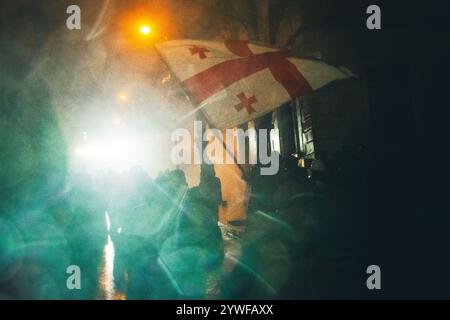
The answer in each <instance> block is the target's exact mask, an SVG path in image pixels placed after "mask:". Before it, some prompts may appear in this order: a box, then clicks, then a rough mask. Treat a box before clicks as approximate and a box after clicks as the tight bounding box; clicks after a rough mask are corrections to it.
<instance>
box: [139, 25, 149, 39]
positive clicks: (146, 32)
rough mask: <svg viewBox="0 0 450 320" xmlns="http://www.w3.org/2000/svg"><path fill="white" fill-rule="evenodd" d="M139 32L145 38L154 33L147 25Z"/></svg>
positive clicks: (140, 28)
mask: <svg viewBox="0 0 450 320" xmlns="http://www.w3.org/2000/svg"><path fill="white" fill-rule="evenodd" d="M139 32H140V33H141V34H142V35H144V36H148V35H149V34H150V33H152V28H151V27H150V26H149V25H147V24H143V25H141V26H140V27H139Z"/></svg>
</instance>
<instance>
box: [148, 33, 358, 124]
mask: <svg viewBox="0 0 450 320" xmlns="http://www.w3.org/2000/svg"><path fill="white" fill-rule="evenodd" d="M157 50H158V51H159V52H160V54H161V56H162V58H163V59H164V60H165V62H166V63H167V65H168V66H169V68H170V69H171V70H172V72H173V73H174V74H175V75H176V76H177V77H178V79H179V80H180V81H181V84H182V86H183V87H184V89H185V90H186V92H187V94H188V95H189V96H190V98H191V99H192V101H193V102H194V103H195V104H196V105H197V106H198V107H199V108H201V109H202V111H203V113H204V114H205V116H206V117H207V118H208V120H209V121H210V122H211V124H213V125H214V126H216V127H217V128H228V127H234V126H237V125H240V124H242V123H244V122H247V121H249V120H251V119H254V118H257V117H259V116H262V115H263V114H266V113H268V112H270V111H272V110H273V109H275V108H277V107H279V106H281V105H282V104H284V103H286V102H288V101H290V100H292V99H293V98H296V97H299V96H302V95H304V94H307V93H309V92H311V91H313V90H316V89H318V88H320V87H323V86H324V85H326V84H328V83H330V82H332V81H334V80H339V79H345V78H349V77H351V76H352V74H351V73H350V72H349V71H346V70H341V69H340V68H336V67H334V66H331V65H328V64H326V63H324V62H321V61H316V60H309V59H300V58H294V57H289V56H288V55H287V54H286V53H285V52H282V51H279V50H277V49H273V48H269V47H264V46H260V45H255V44H252V43H249V42H247V41H225V42H216V41H202V40H174V41H168V42H164V43H162V44H159V45H157Z"/></svg>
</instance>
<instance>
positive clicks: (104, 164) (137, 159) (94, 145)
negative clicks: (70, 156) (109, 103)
mask: <svg viewBox="0 0 450 320" xmlns="http://www.w3.org/2000/svg"><path fill="white" fill-rule="evenodd" d="M142 149H143V146H142V143H140V141H139V140H138V138H137V137H136V136H134V135H130V134H127V133H124V132H120V133H116V134H111V135H108V136H105V137H103V138H102V139H98V140H93V141H92V142H90V143H88V144H86V145H82V146H79V147H77V148H76V149H75V154H76V155H77V157H78V158H79V159H80V160H82V163H84V164H85V165H86V166H87V168H90V169H91V170H92V169H94V170H98V169H113V170H115V171H117V172H125V171H127V170H129V169H130V168H132V167H133V166H137V165H141V164H142V161H143V160H142V159H141V158H142Z"/></svg>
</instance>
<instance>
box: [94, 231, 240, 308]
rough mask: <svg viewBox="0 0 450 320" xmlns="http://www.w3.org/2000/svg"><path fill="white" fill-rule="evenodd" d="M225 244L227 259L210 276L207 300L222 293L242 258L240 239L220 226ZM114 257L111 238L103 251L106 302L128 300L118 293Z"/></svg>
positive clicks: (101, 280) (102, 285)
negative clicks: (229, 276)
mask: <svg viewBox="0 0 450 320" xmlns="http://www.w3.org/2000/svg"><path fill="white" fill-rule="evenodd" d="M220 228H221V230H222V239H223V244H224V255H225V259H224V262H223V265H222V268H220V270H218V273H217V272H215V273H213V274H211V275H210V279H209V281H208V288H207V292H206V297H207V299H214V298H215V297H216V295H217V294H219V293H220V288H219V287H220V283H221V280H222V279H223V277H224V275H226V274H229V273H231V271H232V270H233V269H234V267H235V265H236V261H237V260H236V259H239V258H240V257H241V254H242V252H241V241H240V238H239V237H236V236H231V234H230V232H229V231H230V230H229V229H230V228H229V226H228V225H225V224H220ZM114 256H115V249H114V243H113V241H112V240H111V237H110V236H109V235H108V242H107V243H106V245H105V247H104V249H103V263H102V266H101V270H100V278H99V299H104V300H126V299H127V297H126V295H125V294H124V293H122V292H117V290H116V287H115V282H114Z"/></svg>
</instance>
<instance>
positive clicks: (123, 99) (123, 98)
mask: <svg viewBox="0 0 450 320" xmlns="http://www.w3.org/2000/svg"><path fill="white" fill-rule="evenodd" d="M117 97H118V98H119V100H122V101H125V100H127V95H126V94H125V93H119V95H118V96H117Z"/></svg>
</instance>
